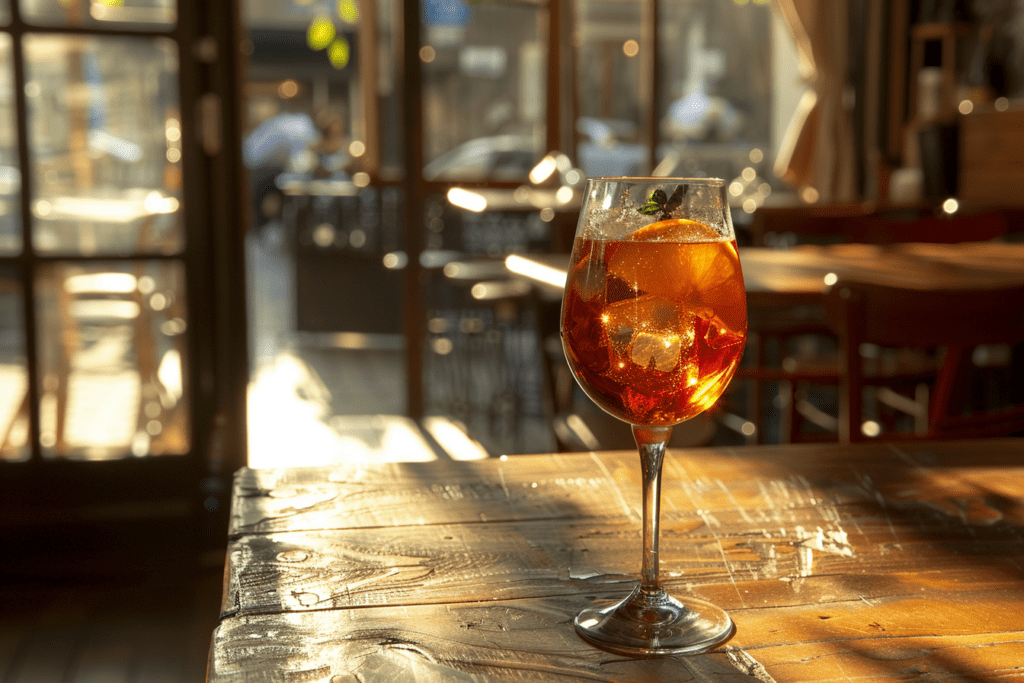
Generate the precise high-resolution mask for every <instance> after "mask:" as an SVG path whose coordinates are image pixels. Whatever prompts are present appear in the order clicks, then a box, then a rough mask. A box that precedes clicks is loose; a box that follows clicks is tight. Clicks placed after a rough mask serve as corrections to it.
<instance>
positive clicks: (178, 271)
mask: <svg viewBox="0 0 1024 683" xmlns="http://www.w3.org/2000/svg"><path fill="white" fill-rule="evenodd" d="M237 24H238V22H237V17H236V16H235V7H234V3H213V4H212V5H210V4H208V3H201V2H198V0H180V1H178V2H176V1H175V0H118V1H117V2H113V1H110V0H21V1H20V2H18V1H17V0H3V2H0V122H2V123H0V472H2V473H3V474H2V475H0V481H2V482H3V483H2V484H0V486H2V488H3V490H2V499H3V501H4V502H3V505H4V506H6V507H9V508H11V509H14V510H18V511H21V512H23V513H25V514H24V519H26V520H27V523H33V521H34V520H35V519H37V518H36V517H33V513H34V512H35V513H40V514H41V512H42V511H43V510H46V511H48V512H47V514H49V515H50V518H52V519H81V518H82V517H83V515H85V516H89V515H90V514H92V513H90V512H89V511H90V510H91V511H93V512H95V510H97V509H103V510H107V511H108V513H105V514H110V515H113V516H114V517H118V516H119V515H121V513H124V514H125V515H127V516H133V515H134V516H137V517H140V518H142V517H146V516H148V515H150V514H157V515H160V516H163V517H168V516H170V517H180V518H181V519H183V520H184V519H194V518H196V516H197V515H198V516H199V517H201V516H202V514H201V512H202V510H204V509H205V510H209V511H218V510H220V511H221V512H223V510H222V509H221V508H222V507H226V505H224V506H222V504H221V503H222V501H224V502H225V503H226V491H225V490H224V474H225V472H228V471H230V469H232V468H233V467H235V466H237V465H238V464H239V463H242V462H244V437H243V436H242V435H244V424H243V422H244V420H243V415H244V410H243V397H244V393H243V392H244V382H245V353H244V351H243V352H242V353H239V352H238V349H244V348H245V333H244V330H245V324H244V323H245V317H244V284H243V276H242V255H241V240H242V235H243V232H244V215H245V214H244V210H243V209H242V203H243V199H242V193H241V192H239V191H238V188H240V187H242V185H241V183H240V181H239V178H240V175H239V174H240V170H239V167H240V162H239V146H238V144H237V143H236V142H234V141H233V140H232V139H231V138H233V137H236V136H233V135H225V134H224V133H225V131H234V130H237V125H236V124H235V122H234V116H235V114H236V106H237V101H238V99H239V98H238V97H237V95H236V94H235V92H234V89H235V88H236V87H237V82H238V80H239V79H238V78H237V65H238V59H237V57H236V53H237V52H238V49H237V45H238V43H239V41H238V38H237V33H236V27H237ZM214 188H216V191H214ZM111 506H114V507H111ZM111 510H119V511H121V512H119V513H112V512H110V511H111ZM54 511H56V512H54ZM126 511H130V512H126ZM54 514H56V517H54V516H53V515H54ZM38 519H41V517H39V518H38Z"/></svg>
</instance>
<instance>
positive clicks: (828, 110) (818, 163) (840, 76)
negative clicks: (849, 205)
mask: <svg viewBox="0 0 1024 683" xmlns="http://www.w3.org/2000/svg"><path fill="white" fill-rule="evenodd" d="M857 1H859V0H854V2H857ZM772 9H773V11H776V12H778V13H779V14H780V16H781V17H782V19H783V21H784V22H785V24H786V26H788V27H789V30H790V32H791V33H792V35H793V39H794V42H795V44H796V49H797V53H798V58H799V60H800V74H801V76H802V77H803V79H804V81H805V82H806V83H807V86H808V89H807V91H806V92H805V93H804V96H803V98H802V99H801V100H800V105H799V106H798V107H797V110H796V112H795V113H794V115H793V118H792V120H791V121H790V123H789V127H788V128H787V130H786V134H785V136H784V137H783V140H782V142H781V144H780V148H779V154H778V156H777V157H776V161H775V173H776V174H777V175H778V176H780V177H781V178H782V179H783V180H785V181H787V182H788V183H789V184H791V185H792V186H793V187H795V188H798V189H803V188H807V187H810V188H814V190H815V191H817V193H818V201H819V202H820V203H837V202H849V201H854V200H856V169H855V149H854V144H853V124H852V120H851V116H850V108H849V107H848V106H847V104H846V102H845V99H846V98H845V97H844V91H845V88H846V83H845V76H846V71H847V61H848V44H849V30H848V24H849V21H848V16H849V13H848V6H847V0H828V1H827V2H822V0H774V2H773V3H772Z"/></svg>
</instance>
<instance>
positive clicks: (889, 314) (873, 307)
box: [826, 281, 1024, 442]
mask: <svg viewBox="0 0 1024 683" xmlns="http://www.w3.org/2000/svg"><path fill="white" fill-rule="evenodd" d="M826 309H827V313H828V319H829V322H830V324H831V326H832V327H833V328H834V329H835V330H836V333H837V334H838V336H839V343H840V350H841V354H840V355H841V359H842V361H841V362H842V369H841V378H840V439H841V440H842V441H847V442H848V441H857V440H860V439H861V438H862V436H861V434H860V429H859V424H860V414H861V395H862V394H861V392H862V390H863V387H864V378H863V376H862V368H861V358H860V352H859V350H860V348H861V345H862V344H865V343H868V344H877V345H879V346H896V347H900V346H903V347H927V348H942V349H943V350H944V354H943V356H942V363H941V365H940V366H939V370H938V373H937V375H936V380H935V385H934V389H933V392H932V405H931V407H930V410H929V430H928V436H931V437H953V436H964V437H967V436H982V435H1000V434H1009V433H1013V432H1014V431H1017V430H1020V429H1024V406H1020V409H1019V410H1018V411H1017V413H1016V414H1014V412H1013V411H1012V410H1007V409H1005V407H1001V408H1000V410H999V411H998V413H999V414H998V415H996V416H995V417H996V418H998V419H992V416H991V415H985V414H983V413H982V412H977V411H976V412H974V413H972V414H971V415H969V416H966V417H965V416H964V415H962V414H961V413H960V412H959V407H958V404H957V401H956V400H955V399H956V398H957V397H956V393H957V391H958V389H959V388H960V387H962V386H963V382H964V375H965V373H966V372H969V370H970V365H971V352H972V351H973V349H974V348H975V347H977V346H979V345H982V344H1009V345H1011V347H1012V346H1013V345H1016V346H1017V347H1018V349H1017V352H1018V353H1020V349H1024V284H1017V285H1013V286H1005V287H995V288H986V289H955V290H919V289H910V288H901V287H892V286H885V285H876V284H865V283H859V282H851V281H840V282H837V283H836V284H835V285H833V286H832V288H831V289H830V290H829V292H828V294H827V296H826ZM854 417H856V419H854Z"/></svg>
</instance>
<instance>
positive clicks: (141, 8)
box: [5, 0, 177, 30]
mask: <svg viewBox="0 0 1024 683" xmlns="http://www.w3.org/2000/svg"><path fill="white" fill-rule="evenodd" d="M5 4H6V3H5ZM21 17H22V19H24V20H25V21H27V22H29V23H33V24H41V25H44V26H91V27H102V28H118V29H131V28H138V29H150V30H151V29H154V28H157V29H159V28H162V27H165V26H173V25H174V23H175V21H177V4H176V2H175V0H117V1H116V2H113V1H111V0H21Z"/></svg>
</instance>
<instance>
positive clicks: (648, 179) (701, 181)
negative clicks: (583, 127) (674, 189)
mask: <svg viewBox="0 0 1024 683" xmlns="http://www.w3.org/2000/svg"><path fill="white" fill-rule="evenodd" d="M587 182H588V183H591V182H606V183H609V182H620V183H621V182H635V183H645V184H648V185H650V184H655V183H689V184H691V185H694V184H697V185H712V186H719V185H721V186H724V185H725V179H724V178H708V177H704V178H682V177H675V176H596V177H593V178H587Z"/></svg>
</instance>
